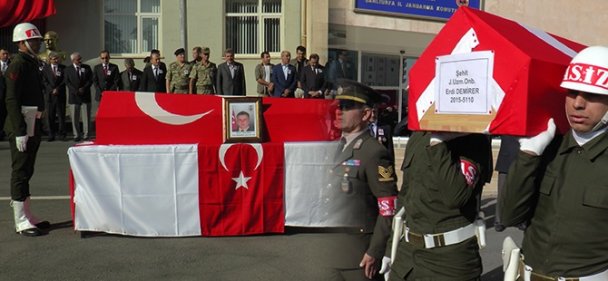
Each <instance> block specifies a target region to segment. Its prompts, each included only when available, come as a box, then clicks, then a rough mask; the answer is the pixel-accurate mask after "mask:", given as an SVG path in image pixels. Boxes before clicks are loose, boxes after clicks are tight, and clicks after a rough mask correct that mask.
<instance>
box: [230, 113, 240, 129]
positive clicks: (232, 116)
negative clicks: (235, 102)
mask: <svg viewBox="0 0 608 281" xmlns="http://www.w3.org/2000/svg"><path fill="white" fill-rule="evenodd" d="M230 124H231V126H232V131H236V130H237V129H238V127H237V126H236V115H234V110H232V113H231V115H230Z"/></svg>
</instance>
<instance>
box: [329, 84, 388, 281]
mask: <svg viewBox="0 0 608 281" xmlns="http://www.w3.org/2000/svg"><path fill="white" fill-rule="evenodd" d="M338 89H339V90H338V95H337V96H336V100H337V102H338V103H339V108H338V109H337V110H336V121H337V122H336V123H337V126H338V127H339V129H341V130H342V138H341V141H340V145H339V148H338V151H337V152H336V155H335V165H334V167H333V168H332V170H331V175H332V177H331V178H332V179H333V181H332V183H331V184H330V185H329V186H327V187H326V193H325V194H324V199H323V204H324V206H323V209H326V210H330V211H328V212H327V213H326V215H327V220H328V221H331V222H333V224H335V225H338V226H341V227H340V228H337V229H333V230H331V229H330V230H329V231H335V232H338V233H336V234H334V235H333V236H332V237H329V238H328V239H329V241H331V243H329V244H328V249H329V251H331V252H330V253H329V254H328V256H327V258H328V259H329V260H328V261H326V265H327V266H328V267H329V268H330V271H331V272H333V273H332V274H333V275H332V276H333V279H331V280H370V279H372V280H381V279H382V276H381V275H379V274H378V269H379V265H380V261H381V259H382V256H383V254H384V249H385V247H386V242H387V239H388V235H389V234H390V228H391V220H392V217H393V215H394V211H395V203H396V195H397V188H396V176H395V173H394V168H393V161H392V159H391V157H390V155H389V153H388V151H387V150H386V148H384V146H382V145H381V144H379V143H378V142H377V141H376V139H375V138H374V137H372V136H371V135H370V132H369V131H368V125H369V122H370V120H371V118H372V109H373V106H374V104H375V103H376V102H377V101H378V100H379V95H378V94H377V93H376V92H375V91H374V90H372V89H371V88H369V87H367V86H365V85H362V84H360V83H357V82H354V81H350V80H340V85H339V87H338Z"/></svg>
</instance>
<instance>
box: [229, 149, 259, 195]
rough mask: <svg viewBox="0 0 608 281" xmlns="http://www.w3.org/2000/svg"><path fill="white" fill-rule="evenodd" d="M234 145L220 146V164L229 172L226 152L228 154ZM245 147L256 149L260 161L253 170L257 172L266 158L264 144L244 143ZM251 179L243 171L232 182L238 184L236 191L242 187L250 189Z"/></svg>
mask: <svg viewBox="0 0 608 281" xmlns="http://www.w3.org/2000/svg"><path fill="white" fill-rule="evenodd" d="M233 145H235V144H234V143H231V144H223V145H221V146H220V149H219V158H220V163H221V164H222V167H224V169H225V170H226V171H228V167H226V159H225V158H226V152H228V150H229V149H230V148H231V147H232V146H233ZM244 145H250V146H251V147H253V149H255V153H256V155H257V157H258V160H257V162H256V164H255V168H253V170H254V171H255V170H257V169H258V167H259V166H260V163H262V159H263V158H264V150H263V149H262V144H261V143H244ZM250 179H251V177H246V176H245V174H243V171H242V170H241V171H240V173H239V176H238V177H236V178H232V180H233V181H235V182H236V187H235V188H234V190H238V189H239V188H241V187H243V188H245V189H249V186H248V185H247V182H248V181H249V180H250Z"/></svg>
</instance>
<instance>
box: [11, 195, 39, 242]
mask: <svg viewBox="0 0 608 281" xmlns="http://www.w3.org/2000/svg"><path fill="white" fill-rule="evenodd" d="M11 205H12V206H13V214H14V217H15V231H16V232H17V233H18V234H21V235H23V236H28V237H33V236H40V235H42V234H43V233H42V231H41V230H40V229H39V228H37V227H36V226H35V225H33V224H32V223H31V222H30V221H29V220H28V219H27V217H26V216H25V210H24V209H25V203H24V202H20V201H11Z"/></svg>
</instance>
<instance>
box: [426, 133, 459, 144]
mask: <svg viewBox="0 0 608 281" xmlns="http://www.w3.org/2000/svg"><path fill="white" fill-rule="evenodd" d="M465 135H468V133H451V132H444V133H439V132H435V133H431V141H430V144H431V145H433V144H438V143H441V142H444V141H449V140H453V139H455V138H458V137H462V136H465Z"/></svg>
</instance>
